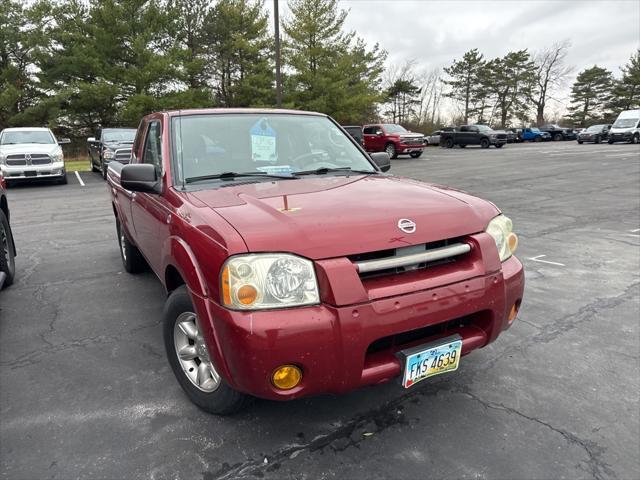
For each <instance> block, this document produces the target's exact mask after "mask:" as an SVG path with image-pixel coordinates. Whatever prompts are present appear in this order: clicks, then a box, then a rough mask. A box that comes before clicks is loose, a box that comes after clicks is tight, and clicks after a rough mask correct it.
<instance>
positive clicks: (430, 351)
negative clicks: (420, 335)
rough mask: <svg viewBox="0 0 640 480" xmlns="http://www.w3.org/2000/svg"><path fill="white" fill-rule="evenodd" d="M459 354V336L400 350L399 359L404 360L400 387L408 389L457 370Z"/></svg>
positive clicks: (460, 345)
mask: <svg viewBox="0 0 640 480" xmlns="http://www.w3.org/2000/svg"><path fill="white" fill-rule="evenodd" d="M461 353H462V338H461V337H460V335H453V336H451V337H447V338H442V339H440V340H437V341H435V342H432V343H429V344H426V345H419V346H417V347H415V348H411V349H408V350H402V351H401V352H399V354H400V356H401V358H404V375H403V377H402V386H403V387H404V388H409V387H411V386H412V385H415V384H416V383H418V382H420V381H422V380H424V379H425V378H429V377H433V376H434V375H439V374H441V373H445V372H452V371H454V370H457V368H458V365H459V363H460V354H461Z"/></svg>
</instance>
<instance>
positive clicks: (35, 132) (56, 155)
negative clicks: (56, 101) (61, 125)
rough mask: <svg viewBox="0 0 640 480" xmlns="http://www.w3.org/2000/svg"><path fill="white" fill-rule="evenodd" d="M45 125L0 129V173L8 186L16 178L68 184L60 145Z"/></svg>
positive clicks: (67, 140) (65, 140)
mask: <svg viewBox="0 0 640 480" xmlns="http://www.w3.org/2000/svg"><path fill="white" fill-rule="evenodd" d="M64 143H69V139H68V138H63V139H60V140H58V139H56V137H55V136H54V135H53V132H52V131H51V130H49V129H48V128H31V127H29V128H24V127H22V128H5V129H4V130H2V132H0V174H2V177H4V180H5V182H6V184H7V186H9V185H10V184H12V183H13V182H15V181H18V180H22V181H24V180H57V181H58V182H59V183H67V172H66V170H65V168H64V158H63V156H62V148H61V147H60V145H61V144H64Z"/></svg>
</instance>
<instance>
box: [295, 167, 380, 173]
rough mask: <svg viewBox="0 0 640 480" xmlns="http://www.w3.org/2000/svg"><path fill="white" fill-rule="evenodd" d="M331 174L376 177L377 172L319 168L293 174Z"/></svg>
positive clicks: (342, 168) (347, 168)
mask: <svg viewBox="0 0 640 480" xmlns="http://www.w3.org/2000/svg"><path fill="white" fill-rule="evenodd" d="M331 172H348V173H362V174H367V175H376V174H377V173H378V172H377V170H354V169H353V168H351V167H335V168H330V167H321V168H316V169H315V170H303V171H301V172H293V174H294V175H325V174H327V173H331Z"/></svg>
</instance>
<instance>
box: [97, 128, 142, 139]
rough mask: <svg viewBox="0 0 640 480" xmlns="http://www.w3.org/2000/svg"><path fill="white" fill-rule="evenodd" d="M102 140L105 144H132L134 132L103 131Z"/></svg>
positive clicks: (134, 136)
mask: <svg viewBox="0 0 640 480" xmlns="http://www.w3.org/2000/svg"><path fill="white" fill-rule="evenodd" d="M102 138H103V139H104V141H105V142H133V141H134V140H135V138H136V130H134V129H132V130H105V131H104V132H103V133H102Z"/></svg>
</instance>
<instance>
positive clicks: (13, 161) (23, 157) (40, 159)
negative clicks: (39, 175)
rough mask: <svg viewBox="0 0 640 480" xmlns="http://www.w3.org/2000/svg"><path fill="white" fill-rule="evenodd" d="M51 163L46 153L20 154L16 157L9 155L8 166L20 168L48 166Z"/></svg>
mask: <svg viewBox="0 0 640 480" xmlns="http://www.w3.org/2000/svg"><path fill="white" fill-rule="evenodd" d="M50 163H51V157H50V156H49V155H47V154H46V153H32V154H28V153H27V154H24V153H20V154H15V155H7V165H9V166H11V167H20V166H26V165H48V164H50Z"/></svg>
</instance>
